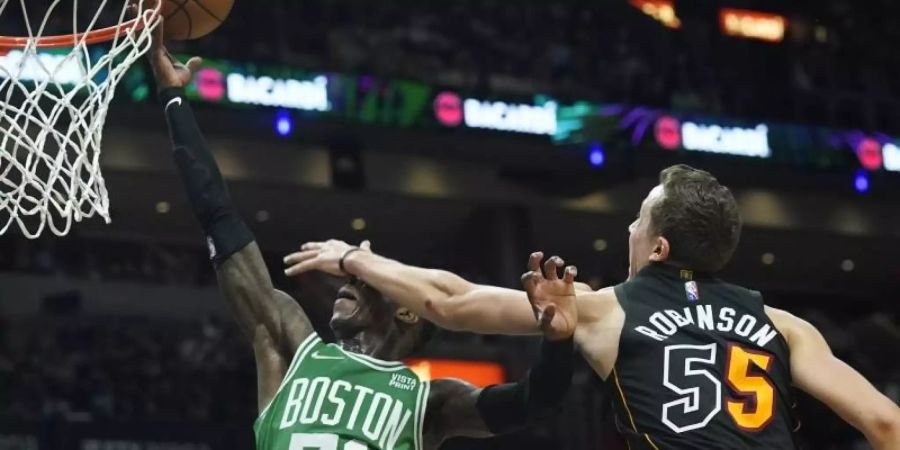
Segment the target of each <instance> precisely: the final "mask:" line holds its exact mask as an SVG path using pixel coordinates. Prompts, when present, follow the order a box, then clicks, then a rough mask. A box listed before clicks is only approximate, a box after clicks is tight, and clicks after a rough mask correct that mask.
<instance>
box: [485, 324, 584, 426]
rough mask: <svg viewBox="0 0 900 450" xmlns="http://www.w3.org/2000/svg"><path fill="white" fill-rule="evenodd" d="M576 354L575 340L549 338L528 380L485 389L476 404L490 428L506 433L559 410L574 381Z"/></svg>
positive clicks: (543, 345) (529, 372) (544, 343)
mask: <svg viewBox="0 0 900 450" xmlns="http://www.w3.org/2000/svg"><path fill="white" fill-rule="evenodd" d="M574 354H575V344H574V341H573V339H568V340H565V341H560V342H550V341H547V340H545V341H544V342H543V344H542V345H541V355H540V359H539V360H538V362H537V364H536V365H534V366H533V367H532V368H531V370H529V371H528V376H527V377H526V378H525V379H524V380H522V381H519V382H517V383H511V384H502V385H498V386H490V387H487V388H485V389H484V390H483V391H482V392H481V395H480V396H479V397H478V402H477V404H476V405H477V408H478V412H479V413H480V414H481V418H482V420H484V423H485V425H487V427H488V430H490V431H491V432H492V433H494V434H500V433H506V432H509V431H513V430H516V429H518V428H521V427H523V426H525V425H527V424H529V423H531V422H534V421H535V420H538V419H542V418H544V417H547V416H549V415H551V414H553V413H554V412H556V410H557V409H558V408H559V406H560V405H561V404H562V402H563V400H564V397H565V395H566V392H567V391H568V390H569V386H570V385H571V384H572V370H573V364H574V361H573V360H574Z"/></svg>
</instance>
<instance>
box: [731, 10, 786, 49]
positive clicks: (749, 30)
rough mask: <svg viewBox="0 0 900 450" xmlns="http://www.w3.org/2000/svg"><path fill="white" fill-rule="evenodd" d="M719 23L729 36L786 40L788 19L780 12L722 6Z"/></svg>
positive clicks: (770, 40) (774, 40) (762, 39)
mask: <svg viewBox="0 0 900 450" xmlns="http://www.w3.org/2000/svg"><path fill="white" fill-rule="evenodd" d="M719 25H721V27H722V32H723V33H725V34H727V35H729V36H737V37H742V38H748V39H759V40H761V41H767V42H781V41H782V40H784V32H785V29H786V28H787V19H786V18H785V17H784V16H780V15H778V14H770V13H762V12H758V11H749V10H745V9H731V8H722V9H721V10H719Z"/></svg>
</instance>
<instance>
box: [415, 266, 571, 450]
mask: <svg viewBox="0 0 900 450" xmlns="http://www.w3.org/2000/svg"><path fill="white" fill-rule="evenodd" d="M560 263H561V260H558V259H555V260H551V261H548V263H547V265H546V266H545V267H546V268H547V270H545V272H546V277H545V276H544V275H542V274H541V273H540V269H539V268H538V270H537V271H536V272H529V273H528V274H526V275H525V276H524V277H523V282H524V283H525V285H526V288H527V289H529V290H532V289H543V287H542V286H545V285H555V288H554V289H551V290H556V291H557V292H561V293H562V294H563V295H559V296H555V297H554V298H553V299H552V300H548V301H545V302H543V303H532V304H531V307H530V308H529V309H530V310H532V311H533V314H532V319H531V320H532V323H534V324H535V326H536V327H538V328H539V329H540V330H541V331H542V333H543V334H544V342H543V345H542V346H541V354H540V357H539V359H538V361H537V362H536V363H535V365H534V366H532V368H531V370H529V371H528V375H527V376H526V377H525V378H524V379H523V380H521V381H519V382H516V383H509V384H503V385H497V386H489V387H487V388H485V389H479V388H476V387H475V386H472V385H470V384H468V383H466V382H463V381H460V380H453V379H444V380H437V381H435V382H434V385H433V388H432V393H433V394H432V395H431V397H430V398H429V404H428V409H427V411H428V416H426V422H425V442H426V447H427V448H437V447H438V446H439V445H440V443H441V442H443V441H444V440H445V439H447V438H450V437H454V436H468V437H488V436H491V435H495V434H502V433H507V432H510V431H515V430H517V429H520V428H523V427H525V426H527V425H530V424H533V423H535V422H537V421H539V420H541V419H545V418H547V417H550V416H552V415H553V414H554V413H555V412H556V411H557V410H558V409H559V406H560V405H561V404H562V402H563V400H564V399H565V395H566V392H567V391H568V389H569V386H570V384H571V381H572V371H573V363H574V361H573V360H574V353H575V350H574V343H573V340H574V338H573V336H574V333H575V323H576V322H577V321H578V311H577V308H576V306H575V290H574V279H575V274H576V270H575V268H574V267H568V268H566V271H565V275H564V277H563V278H562V279H560V278H559V277H558V276H557V270H558V269H559V268H560V265H559V264H560ZM523 301H524V300H523ZM526 306H528V303H526ZM556 317H560V318H563V319H564V320H562V321H560V322H554V318H556ZM560 324H564V326H562V327H560V326H558V325H560Z"/></svg>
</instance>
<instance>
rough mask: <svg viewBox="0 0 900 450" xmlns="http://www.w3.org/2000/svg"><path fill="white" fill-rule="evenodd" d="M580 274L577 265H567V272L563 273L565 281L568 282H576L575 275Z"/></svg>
mask: <svg viewBox="0 0 900 450" xmlns="http://www.w3.org/2000/svg"><path fill="white" fill-rule="evenodd" d="M577 276H578V268H577V267H575V266H568V267H566V271H565V274H564V275H563V281H565V282H566V283H567V284H573V283H575V277H577Z"/></svg>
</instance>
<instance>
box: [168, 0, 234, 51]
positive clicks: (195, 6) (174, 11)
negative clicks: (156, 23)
mask: <svg viewBox="0 0 900 450" xmlns="http://www.w3.org/2000/svg"><path fill="white" fill-rule="evenodd" d="M233 6H234V0H184V1H176V0H166V2H165V3H164V4H163V9H162V15H163V18H164V19H165V29H166V38H168V39H174V40H178V41H184V40H189V39H198V38H201V37H203V36H206V35H207V34H209V33H212V32H213V31H214V30H215V29H216V28H219V25H221V24H222V22H224V21H225V19H226V18H228V14H229V13H231V8H232V7H233Z"/></svg>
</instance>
